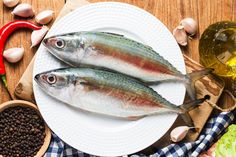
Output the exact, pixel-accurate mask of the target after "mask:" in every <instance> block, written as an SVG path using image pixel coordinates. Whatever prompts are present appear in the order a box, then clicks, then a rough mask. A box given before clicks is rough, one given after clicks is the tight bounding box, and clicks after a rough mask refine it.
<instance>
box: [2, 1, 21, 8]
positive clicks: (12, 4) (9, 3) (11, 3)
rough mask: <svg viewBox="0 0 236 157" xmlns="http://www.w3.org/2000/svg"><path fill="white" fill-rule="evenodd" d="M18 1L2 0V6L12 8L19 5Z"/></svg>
mask: <svg viewBox="0 0 236 157" xmlns="http://www.w3.org/2000/svg"><path fill="white" fill-rule="evenodd" d="M19 1H20V0H3V4H4V5H5V6H7V7H14V6H16V5H17V4H18V3H19Z"/></svg>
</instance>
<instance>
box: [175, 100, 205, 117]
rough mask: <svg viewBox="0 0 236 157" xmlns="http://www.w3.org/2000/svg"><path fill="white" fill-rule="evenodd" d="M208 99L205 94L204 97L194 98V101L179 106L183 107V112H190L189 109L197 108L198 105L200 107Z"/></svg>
mask: <svg viewBox="0 0 236 157" xmlns="http://www.w3.org/2000/svg"><path fill="white" fill-rule="evenodd" d="M206 99H208V97H207V96H205V97H204V98H200V99H196V100H193V101H191V102H189V103H186V104H182V105H180V106H179V108H180V109H181V111H182V113H186V112H189V111H191V110H193V109H195V108H196V107H198V106H199V105H200V104H202V103H203V102H204V101H205V100H206Z"/></svg>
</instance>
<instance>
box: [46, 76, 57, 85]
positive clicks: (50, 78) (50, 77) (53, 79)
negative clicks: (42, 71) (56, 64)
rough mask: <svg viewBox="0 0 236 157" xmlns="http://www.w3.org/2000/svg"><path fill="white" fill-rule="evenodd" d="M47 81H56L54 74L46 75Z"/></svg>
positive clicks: (52, 82)
mask: <svg viewBox="0 0 236 157" xmlns="http://www.w3.org/2000/svg"><path fill="white" fill-rule="evenodd" d="M47 82H48V83H49V84H54V83H56V82H57V78H56V76H55V75H49V76H48V77H47Z"/></svg>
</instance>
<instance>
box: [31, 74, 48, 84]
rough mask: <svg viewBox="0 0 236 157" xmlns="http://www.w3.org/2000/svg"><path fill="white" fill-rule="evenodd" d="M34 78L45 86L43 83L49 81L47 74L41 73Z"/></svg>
mask: <svg viewBox="0 0 236 157" xmlns="http://www.w3.org/2000/svg"><path fill="white" fill-rule="evenodd" d="M34 80H35V82H36V83H37V84H38V85H40V86H43V83H46V82H47V77H46V75H45V74H43V73H40V74H37V75H35V76H34Z"/></svg>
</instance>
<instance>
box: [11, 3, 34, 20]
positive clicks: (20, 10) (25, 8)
mask: <svg viewBox="0 0 236 157" xmlns="http://www.w3.org/2000/svg"><path fill="white" fill-rule="evenodd" d="M11 13H12V14H13V15H17V16H20V17H32V16H34V11H33V8H32V6H31V5H30V4H28V3H22V4H19V5H18V6H16V7H15V8H14V10H13V11H12V12H11Z"/></svg>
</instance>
